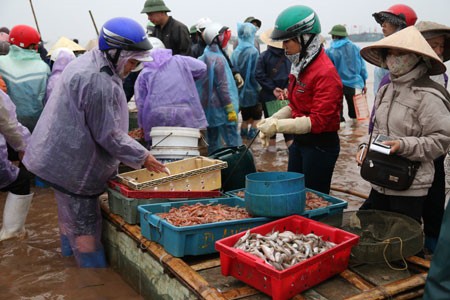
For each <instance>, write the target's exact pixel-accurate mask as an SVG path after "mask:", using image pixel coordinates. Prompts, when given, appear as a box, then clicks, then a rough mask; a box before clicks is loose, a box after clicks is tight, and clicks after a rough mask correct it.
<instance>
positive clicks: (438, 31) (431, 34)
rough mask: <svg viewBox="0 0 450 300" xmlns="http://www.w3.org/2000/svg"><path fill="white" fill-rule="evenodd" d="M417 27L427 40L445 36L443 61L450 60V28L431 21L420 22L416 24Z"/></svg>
mask: <svg viewBox="0 0 450 300" xmlns="http://www.w3.org/2000/svg"><path fill="white" fill-rule="evenodd" d="M415 26H416V28H417V29H419V31H420V32H421V33H422V35H423V37H424V38H425V39H426V40H429V39H432V38H435V37H438V36H444V39H445V44H444V45H445V46H444V47H445V48H444V53H443V54H442V56H443V61H447V60H449V59H450V27H448V26H445V25H442V24H439V23H435V22H431V21H420V22H418V23H416V25H415Z"/></svg>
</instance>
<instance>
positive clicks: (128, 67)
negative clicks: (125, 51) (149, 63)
mask: <svg viewBox="0 0 450 300" xmlns="http://www.w3.org/2000/svg"><path fill="white" fill-rule="evenodd" d="M140 63H141V62H140V61H138V60H136V59H133V58H131V59H129V60H128V61H127V63H126V64H125V66H124V68H123V74H121V77H122V76H123V77H122V78H125V77H127V76H128V75H129V74H130V73H131V71H133V70H134V69H136V68H137V66H138V65H139V64H140Z"/></svg>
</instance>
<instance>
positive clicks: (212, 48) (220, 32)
mask: <svg viewBox="0 0 450 300" xmlns="http://www.w3.org/2000/svg"><path fill="white" fill-rule="evenodd" d="M230 36H231V32H230V30H229V29H228V27H226V26H222V25H221V24H219V23H210V24H208V25H206V28H205V30H204V31H203V39H204V40H205V42H206V44H207V45H208V46H206V48H205V51H204V53H203V55H202V56H200V57H199V58H198V59H200V60H201V61H203V62H204V63H205V64H206V66H207V76H205V77H204V78H202V79H199V80H197V81H196V85H197V90H198V93H199V95H200V102H201V103H202V106H203V110H204V111H205V115H206V119H207V120H208V124H209V126H208V128H207V141H208V144H209V146H208V154H211V153H213V152H214V151H216V150H218V149H220V148H222V147H236V146H239V145H240V144H241V143H242V140H241V138H240V136H239V134H238V128H237V125H238V124H237V114H238V109H239V95H238V89H237V86H236V83H235V80H234V76H233V73H232V71H231V68H230V66H229V63H228V61H227V59H226V56H225V54H224V50H223V48H224V47H226V45H227V43H228V41H229V39H230Z"/></svg>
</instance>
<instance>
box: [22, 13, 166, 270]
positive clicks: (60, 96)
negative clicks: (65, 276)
mask: <svg viewBox="0 0 450 300" xmlns="http://www.w3.org/2000/svg"><path fill="white" fill-rule="evenodd" d="M150 49H151V44H150V42H149V40H148V38H147V35H146V34H145V30H144V28H143V27H142V26H141V25H140V24H139V23H137V22H136V21H134V20H132V19H129V18H113V19H111V20H109V21H107V22H106V23H105V24H104V25H103V27H102V29H101V31H100V35H99V46H98V48H95V49H92V50H91V51H89V52H87V53H85V54H83V55H82V56H80V57H78V58H77V59H76V60H75V61H74V62H73V63H71V64H69V65H68V66H67V67H66V69H65V70H64V72H63V74H62V75H61V77H60V80H59V81H58V82H57V84H56V86H55V89H54V90H53V92H52V94H51V96H50V99H49V100H48V103H47V105H46V106H45V108H44V111H43V113H42V115H41V118H40V119H39V121H38V123H37V125H36V128H35V131H34V132H33V135H32V136H31V139H30V143H29V145H28V147H27V149H26V153H25V156H24V159H23V163H24V164H25V166H26V167H27V168H28V170H30V171H31V172H33V173H34V174H36V175H37V176H39V177H40V178H42V179H43V180H44V181H46V182H47V183H48V184H49V185H50V186H51V187H52V188H53V189H54V191H55V198H56V202H57V205H58V223H59V229H60V236H61V250H62V255H64V256H70V255H72V254H73V255H74V256H75V259H76V261H77V263H78V265H79V266H80V267H94V268H101V267H105V266H106V260H105V254H104V249H103V245H102V243H101V224H102V216H101V213H100V204H99V201H98V196H99V195H100V194H102V193H103V192H104V191H105V189H106V183H107V181H108V180H109V179H111V178H112V177H113V176H114V175H115V174H116V173H117V169H118V166H119V162H120V161H122V162H123V163H125V164H126V165H128V166H130V167H132V168H135V169H139V168H141V167H142V166H144V167H145V168H147V169H148V170H150V171H154V172H164V171H165V170H166V168H165V166H164V165H163V164H161V163H160V162H158V161H157V160H156V159H155V158H154V157H153V156H152V155H151V154H150V152H149V151H148V150H147V149H145V147H143V146H142V145H141V144H139V143H138V142H137V141H135V140H134V139H133V138H131V137H130V136H129V135H128V106H127V101H126V97H125V93H124V91H123V88H122V81H123V79H124V78H125V77H126V76H127V75H128V74H129V73H130V72H131V71H135V70H138V69H139V67H140V65H141V62H142V61H148V60H150V59H151V57H150V53H149V51H148V50H150Z"/></svg>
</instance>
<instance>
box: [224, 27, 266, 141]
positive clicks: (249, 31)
mask: <svg viewBox="0 0 450 300" xmlns="http://www.w3.org/2000/svg"><path fill="white" fill-rule="evenodd" d="M256 30H257V28H256V26H255V25H253V24H252V23H238V39H239V45H238V46H237V47H236V49H235V50H234V51H233V54H232V55H231V63H232V65H233V66H234V68H235V69H236V70H237V71H238V72H239V73H240V74H241V76H242V77H243V78H244V85H243V86H242V88H240V89H239V109H240V111H241V115H242V123H241V136H242V137H243V138H249V139H252V138H254V137H255V136H256V133H257V128H256V123H257V122H258V121H259V120H261V117H262V105H261V103H260V102H259V101H258V94H259V91H260V89H261V87H260V86H259V84H258V82H257V81H256V77H255V69H256V63H257V62H258V58H259V51H258V49H256V47H255V46H254V41H255V34H256ZM249 126H250V128H248V127H249Z"/></svg>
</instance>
